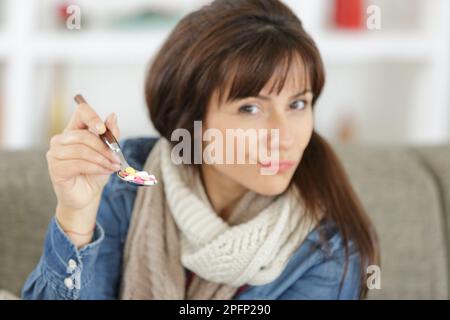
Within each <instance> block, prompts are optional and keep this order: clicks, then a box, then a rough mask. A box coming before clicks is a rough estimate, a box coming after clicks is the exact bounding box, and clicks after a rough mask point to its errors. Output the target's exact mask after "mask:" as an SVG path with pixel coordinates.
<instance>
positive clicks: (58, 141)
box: [50, 129, 120, 163]
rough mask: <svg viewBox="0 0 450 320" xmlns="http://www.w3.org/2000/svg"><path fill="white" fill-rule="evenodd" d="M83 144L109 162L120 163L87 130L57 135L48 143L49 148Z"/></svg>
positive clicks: (103, 144) (99, 140)
mask: <svg viewBox="0 0 450 320" xmlns="http://www.w3.org/2000/svg"><path fill="white" fill-rule="evenodd" d="M71 144H85V145H87V146H88V147H90V148H92V149H93V150H95V151H97V152H99V153H101V154H102V155H103V156H105V157H106V158H108V159H109V160H111V161H113V162H116V163H120V159H119V158H118V157H117V156H116V155H115V154H114V153H113V152H112V151H111V150H110V149H109V148H108V147H107V146H106V145H105V143H104V142H103V141H102V140H101V139H100V138H99V137H98V136H97V135H95V134H94V133H92V132H89V131H87V130H80V129H78V130H72V131H68V132H66V133H63V134H61V135H57V136H55V137H53V138H52V140H51V141H50V145H51V148H53V147H55V148H57V147H58V146H59V145H71Z"/></svg>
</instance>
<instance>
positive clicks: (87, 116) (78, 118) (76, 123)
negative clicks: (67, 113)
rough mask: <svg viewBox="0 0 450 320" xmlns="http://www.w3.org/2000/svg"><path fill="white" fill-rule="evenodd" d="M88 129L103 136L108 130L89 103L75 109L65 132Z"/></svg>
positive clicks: (81, 104)
mask: <svg viewBox="0 0 450 320" xmlns="http://www.w3.org/2000/svg"><path fill="white" fill-rule="evenodd" d="M86 128H87V129H89V130H91V131H92V132H95V133H97V134H103V133H104V132H105V130H106V128H105V124H104V123H103V121H102V119H101V118H100V117H99V116H98V114H97V113H96V112H95V111H94V109H92V108H91V107H90V106H89V105H88V104H87V103H80V104H79V105H78V106H77V108H76V109H75V112H74V114H73V115H72V118H71V119H70V121H69V124H68V125H67V126H66V128H65V129H64V132H66V131H70V130H77V129H86Z"/></svg>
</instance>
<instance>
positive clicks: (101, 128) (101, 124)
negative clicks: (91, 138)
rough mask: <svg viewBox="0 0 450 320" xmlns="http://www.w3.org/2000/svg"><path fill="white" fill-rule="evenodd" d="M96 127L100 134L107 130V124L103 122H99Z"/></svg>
mask: <svg viewBox="0 0 450 320" xmlns="http://www.w3.org/2000/svg"><path fill="white" fill-rule="evenodd" d="M95 129H96V130H97V133H98V134H102V133H104V132H105V131H106V128H105V125H104V124H103V123H97V124H96V125H95Z"/></svg>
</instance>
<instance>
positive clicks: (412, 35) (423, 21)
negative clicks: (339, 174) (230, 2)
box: [0, 0, 450, 149]
mask: <svg viewBox="0 0 450 320" xmlns="http://www.w3.org/2000/svg"><path fill="white" fill-rule="evenodd" d="M284 2H285V3H287V4H288V5H290V6H291V7H292V9H293V10H294V11H295V12H296V13H297V14H298V16H299V17H300V18H301V19H302V20H303V21H304V25H305V28H306V29H307V31H309V32H310V33H311V35H312V36H313V38H314V39H315V40H316V42H317V44H318V46H319V48H320V50H321V52H322V55H323V58H324V61H325V64H326V71H327V83H326V86H325V90H324V91H323V94H322V96H321V98H320V100H319V102H318V105H317V109H316V128H317V130H318V131H319V132H320V133H321V134H323V135H324V136H325V137H326V138H328V139H329V140H330V141H332V142H337V141H339V142H343V143H352V142H357V143H367V144H389V145H392V144H402V145H404V144H409V145H413V144H416V145H422V144H427V145H428V144H441V143H448V142H449V140H450V94H449V88H450V85H449V84H450V82H449V74H450V63H449V60H450V22H449V21H450V3H449V1H447V0H315V1H311V0H284ZM207 3H209V1H206V0H183V1H181V0H164V1H162V0H128V1H118V0H96V1H88V0H82V1H80V0H79V1H62V0H32V1H30V0H0V129H1V130H0V147H1V148H7V149H23V148H29V147H39V146H46V145H48V141H49V138H50V137H51V136H52V135H53V134H55V133H57V132H60V131H61V129H62V128H63V127H64V125H65V124H66V122H67V121H68V118H69V117H70V115H71V113H72V112H73V109H74V107H75V106H74V103H73V101H72V97H73V96H74V95H75V94H76V93H82V94H83V95H84V96H85V97H86V98H87V99H88V101H89V102H90V104H91V105H92V106H93V107H94V108H95V109H96V110H97V111H98V113H99V114H100V115H101V116H102V117H106V116H107V115H108V114H109V113H110V112H116V113H117V114H118V119H119V125H120V127H121V130H122V137H133V136H141V135H155V134H156V132H155V131H154V128H153V127H152V125H151V122H150V120H149V119H148V116H147V111H146V107H145V103H144V95H143V86H144V76H145V73H146V71H147V68H148V65H149V62H150V61H151V58H152V56H153V55H154V54H155V53H156V52H157V51H158V49H159V47H160V46H161V44H162V42H163V41H164V39H165V37H166V36H167V35H168V34H169V32H170V31H171V29H172V28H173V27H174V26H175V24H176V23H177V21H178V20H179V19H180V18H181V17H182V16H183V15H185V14H186V13H187V12H189V11H191V10H194V9H196V8H198V7H200V6H201V5H203V4H207ZM72 4H75V5H78V7H79V8H80V13H81V21H80V22H81V24H80V27H81V28H80V29H73V30H70V29H69V28H68V27H67V25H66V21H67V17H68V15H69V14H68V11H67V8H68V7H69V6H70V5H72ZM378 14H379V15H378ZM377 15H378V16H377ZM377 18H379V20H376V21H378V22H379V25H376V24H375V25H374V24H373V22H374V20H373V19H377ZM374 26H375V27H374Z"/></svg>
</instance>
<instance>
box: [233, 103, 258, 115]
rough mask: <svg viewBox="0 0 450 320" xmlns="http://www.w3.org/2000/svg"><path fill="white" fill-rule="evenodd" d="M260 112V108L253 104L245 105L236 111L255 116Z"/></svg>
mask: <svg viewBox="0 0 450 320" xmlns="http://www.w3.org/2000/svg"><path fill="white" fill-rule="evenodd" d="M259 111H260V108H259V107H258V106H256V105H254V104H247V105H244V106H241V107H240V108H239V110H238V112H239V113H247V114H256V113H258V112H259Z"/></svg>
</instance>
